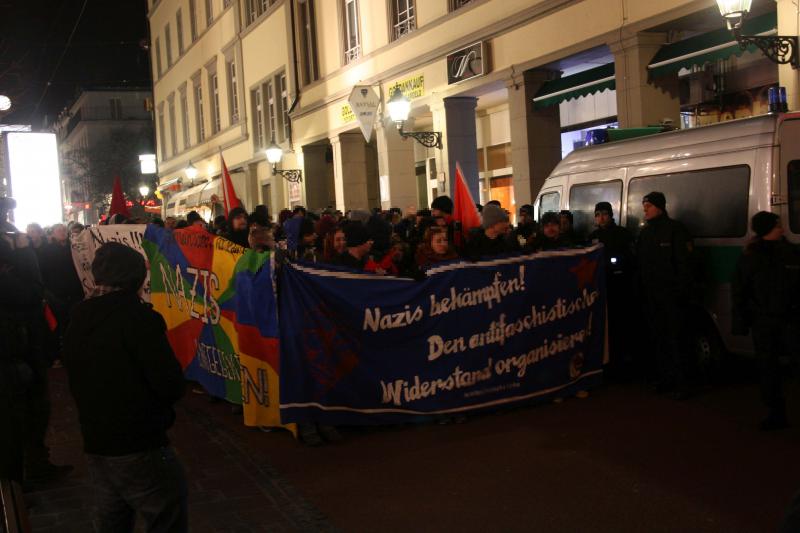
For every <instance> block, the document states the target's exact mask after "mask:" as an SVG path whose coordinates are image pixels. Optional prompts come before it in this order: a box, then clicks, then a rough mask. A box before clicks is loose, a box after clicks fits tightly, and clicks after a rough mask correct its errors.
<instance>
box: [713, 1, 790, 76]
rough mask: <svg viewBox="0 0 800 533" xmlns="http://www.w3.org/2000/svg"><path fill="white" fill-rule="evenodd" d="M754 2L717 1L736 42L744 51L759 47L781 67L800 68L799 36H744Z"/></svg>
mask: <svg viewBox="0 0 800 533" xmlns="http://www.w3.org/2000/svg"><path fill="white" fill-rule="evenodd" d="M752 4H753V0H717V6H718V7H719V12H720V14H721V15H722V18H724V19H725V23H726V24H727V26H728V29H729V30H731V31H732V32H733V35H734V37H736V42H738V43H739V46H740V47H741V48H742V50H745V49H747V47H748V46H750V45H754V46H757V47H758V48H759V49H760V50H761V51H762V52H763V53H764V55H765V56H767V57H768V58H769V59H770V60H771V61H773V62H775V63H778V64H779V65H786V64H789V65H792V68H799V67H800V58H799V57H798V44H797V36H795V35H770V36H763V35H742V26H743V25H744V20H745V19H746V18H747V15H748V13H750V7H751V6H752Z"/></svg>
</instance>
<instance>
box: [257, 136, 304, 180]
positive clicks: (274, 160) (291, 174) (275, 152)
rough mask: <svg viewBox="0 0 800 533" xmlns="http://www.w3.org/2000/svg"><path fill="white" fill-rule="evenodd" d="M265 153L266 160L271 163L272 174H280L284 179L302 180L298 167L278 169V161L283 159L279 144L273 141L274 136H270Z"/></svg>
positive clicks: (301, 172)
mask: <svg viewBox="0 0 800 533" xmlns="http://www.w3.org/2000/svg"><path fill="white" fill-rule="evenodd" d="M265 151H266V153H267V161H269V163H270V164H272V175H273V176H274V175H276V174H280V175H281V176H283V178H284V179H285V180H286V181H291V182H295V183H298V182H300V181H303V171H302V170H300V169H299V168H292V169H278V163H280V162H281V159H283V150H282V149H281V147H280V146H278V145H277V144H276V143H275V137H274V136H273V137H272V141H271V142H270V143H269V146H267V149H266V150H265Z"/></svg>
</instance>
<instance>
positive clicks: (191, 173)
mask: <svg viewBox="0 0 800 533" xmlns="http://www.w3.org/2000/svg"><path fill="white" fill-rule="evenodd" d="M183 171H184V172H185V173H186V177H187V178H189V181H191V182H192V185H194V179H195V178H196V177H197V167H195V166H194V165H193V164H192V161H191V159H190V160H189V164H188V165H186V168H185V169H183Z"/></svg>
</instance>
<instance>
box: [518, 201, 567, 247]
mask: <svg viewBox="0 0 800 533" xmlns="http://www.w3.org/2000/svg"><path fill="white" fill-rule="evenodd" d="M564 247H565V244H564V241H562V240H561V217H560V216H559V214H558V213H556V212H553V211H548V212H547V213H545V214H544V215H542V220H541V228H540V231H539V234H538V235H536V237H534V238H533V239H531V240H530V241H528V242H527V244H526V245H525V251H526V252H543V251H547V250H557V249H559V248H564Z"/></svg>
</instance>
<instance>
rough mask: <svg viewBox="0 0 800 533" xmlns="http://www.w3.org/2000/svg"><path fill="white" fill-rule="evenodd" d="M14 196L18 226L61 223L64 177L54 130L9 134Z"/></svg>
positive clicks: (23, 229) (14, 215) (9, 166)
mask: <svg viewBox="0 0 800 533" xmlns="http://www.w3.org/2000/svg"><path fill="white" fill-rule="evenodd" d="M6 147H7V149H8V151H7V154H8V170H9V177H10V182H11V183H10V185H11V191H10V192H11V196H13V197H14V199H15V200H16V201H17V208H16V209H14V214H13V220H14V225H15V226H17V229H19V230H21V231H25V228H26V227H27V225H28V224H31V223H33V222H36V223H38V224H41V225H42V226H50V225H52V224H58V223H61V222H62V221H63V219H64V217H63V206H62V205H61V180H60V179H59V172H58V148H57V146H56V136H55V134H54V133H7V134H6Z"/></svg>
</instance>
